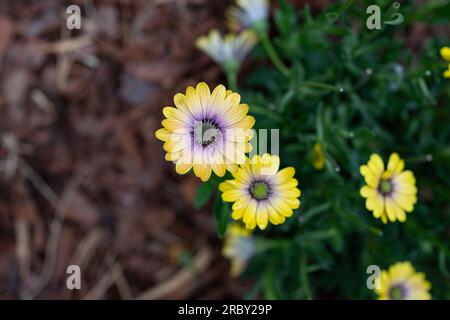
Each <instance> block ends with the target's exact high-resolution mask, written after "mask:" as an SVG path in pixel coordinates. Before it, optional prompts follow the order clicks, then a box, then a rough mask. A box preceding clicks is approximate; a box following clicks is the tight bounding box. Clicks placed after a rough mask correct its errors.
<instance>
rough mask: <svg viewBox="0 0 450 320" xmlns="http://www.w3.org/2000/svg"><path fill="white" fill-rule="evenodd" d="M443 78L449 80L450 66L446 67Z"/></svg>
mask: <svg viewBox="0 0 450 320" xmlns="http://www.w3.org/2000/svg"><path fill="white" fill-rule="evenodd" d="M444 78H447V79H449V78H450V64H449V65H448V68H447V70H445V71H444Z"/></svg>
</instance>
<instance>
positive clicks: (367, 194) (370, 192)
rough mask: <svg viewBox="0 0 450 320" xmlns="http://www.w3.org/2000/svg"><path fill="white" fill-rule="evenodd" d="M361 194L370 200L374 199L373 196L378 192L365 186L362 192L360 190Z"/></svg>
mask: <svg viewBox="0 0 450 320" xmlns="http://www.w3.org/2000/svg"><path fill="white" fill-rule="evenodd" d="M359 193H360V194H361V196H362V197H364V198H370V197H373V196H375V195H377V193H378V192H377V190H376V189H374V188H371V187H369V186H363V187H362V188H361V190H359Z"/></svg>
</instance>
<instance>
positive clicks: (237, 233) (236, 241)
mask: <svg viewBox="0 0 450 320" xmlns="http://www.w3.org/2000/svg"><path fill="white" fill-rule="evenodd" d="M256 253H257V247H256V241H255V238H253V237H252V232H251V231H250V230H248V229H247V228H245V227H243V226H242V225H240V224H239V223H230V224H229V225H228V229H227V233H226V234H225V240H224V243H223V248H222V254H223V256H224V257H226V258H228V259H230V260H231V270H230V274H231V276H232V277H237V276H239V275H240V274H241V273H242V271H244V269H245V268H246V267H247V264H248V262H249V261H250V259H251V258H252V257H253V256H254V255H255V254H256Z"/></svg>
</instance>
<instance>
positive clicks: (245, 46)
mask: <svg viewBox="0 0 450 320" xmlns="http://www.w3.org/2000/svg"><path fill="white" fill-rule="evenodd" d="M257 42H258V36H257V34H256V33H255V32H254V31H253V30H248V29H247V30H244V31H242V32H240V33H239V34H238V35H234V34H227V35H226V36H225V37H222V35H221V34H220V33H219V31H217V30H211V31H210V32H209V34H208V36H203V37H200V38H198V39H197V42H196V46H197V48H199V49H200V50H202V51H203V52H205V53H206V54H207V55H208V56H209V57H210V58H211V59H213V60H214V61H215V62H216V63H217V64H219V65H221V66H222V67H225V68H226V67H227V65H230V64H231V65H239V64H240V63H241V62H242V60H244V58H245V56H246V55H247V54H248V53H249V52H250V51H251V50H252V49H253V47H254V46H255V44H256V43H257Z"/></svg>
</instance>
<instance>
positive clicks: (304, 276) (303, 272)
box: [300, 250, 312, 300]
mask: <svg viewBox="0 0 450 320" xmlns="http://www.w3.org/2000/svg"><path fill="white" fill-rule="evenodd" d="M307 268H308V264H307V256H306V251H305V250H302V252H301V257H300V277H301V281H302V284H303V291H304V292H305V298H306V299H308V300H311V299H312V294H311V289H310V287H309V279H308V269H307Z"/></svg>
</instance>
